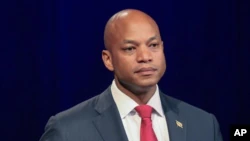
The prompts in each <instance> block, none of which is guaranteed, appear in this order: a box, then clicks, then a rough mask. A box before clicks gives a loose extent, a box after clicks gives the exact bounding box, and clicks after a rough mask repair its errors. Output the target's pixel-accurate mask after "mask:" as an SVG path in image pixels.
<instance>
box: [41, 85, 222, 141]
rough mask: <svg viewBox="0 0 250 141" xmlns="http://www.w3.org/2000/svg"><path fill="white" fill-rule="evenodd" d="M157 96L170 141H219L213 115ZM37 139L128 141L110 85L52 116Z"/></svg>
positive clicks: (47, 140)
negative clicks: (162, 110)
mask: <svg viewBox="0 0 250 141" xmlns="http://www.w3.org/2000/svg"><path fill="white" fill-rule="evenodd" d="M160 97H161V102H162V106H163V109H164V112H165V115H166V120H167V124H168V130H169V138H170V141H222V136H221V133H220V129H219V125H218V122H217V120H216V118H215V117H214V116H213V115H212V114H210V113H207V112H205V111H203V110H201V109H198V108H196V107H193V106H191V105H189V104H187V103H185V102H182V101H180V100H177V99H174V98H172V97H170V96H167V95H165V94H163V93H161V92H160ZM177 123H178V125H177ZM40 141H128V138H127V136H126V132H125V130H124V128H123V124H122V121H121V118H120V115H119V112H118V109H117V107H116V104H115V102H114V100H113V97H112V95H111V90H110V87H109V88H108V89H107V90H105V91H104V92H103V93H102V94H100V95H97V96H95V97H93V98H91V99H89V100H87V101H84V102H82V103H80V104H78V105H76V106H74V107H72V108H70V109H68V110H66V111H63V112H61V113H59V114H57V115H55V116H52V117H51V118H50V119H49V121H48V123H47V125H46V127H45V132H44V134H43V135H42V137H41V138H40Z"/></svg>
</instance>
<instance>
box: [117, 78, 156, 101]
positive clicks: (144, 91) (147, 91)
mask: <svg viewBox="0 0 250 141" xmlns="http://www.w3.org/2000/svg"><path fill="white" fill-rule="evenodd" d="M115 83H116V85H117V87H118V89H119V90H120V91H122V92H123V93H124V94H126V95H127V96H129V97H130V98H132V99H133V100H134V101H135V102H136V103H138V104H139V105H141V104H146V103H148V101H149V100H150V98H151V97H152V96H153V95H154V93H155V91H156V85H154V86H150V87H146V88H145V87H138V86H132V85H128V84H124V83H121V82H119V81H118V80H117V79H115Z"/></svg>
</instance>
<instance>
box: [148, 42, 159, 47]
mask: <svg viewBox="0 0 250 141" xmlns="http://www.w3.org/2000/svg"><path fill="white" fill-rule="evenodd" d="M158 46H159V44H158V43H153V44H150V45H149V47H153V48H155V47H158Z"/></svg>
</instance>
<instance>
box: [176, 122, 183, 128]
mask: <svg viewBox="0 0 250 141" xmlns="http://www.w3.org/2000/svg"><path fill="white" fill-rule="evenodd" d="M176 125H177V126H178V127H180V128H183V125H182V123H181V122H179V121H177V120H176Z"/></svg>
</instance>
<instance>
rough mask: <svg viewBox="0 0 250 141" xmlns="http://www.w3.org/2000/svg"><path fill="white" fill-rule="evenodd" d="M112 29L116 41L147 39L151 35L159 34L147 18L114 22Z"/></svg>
mask: <svg viewBox="0 0 250 141" xmlns="http://www.w3.org/2000/svg"><path fill="white" fill-rule="evenodd" d="M114 29H115V30H114V31H115V32H114V33H115V36H116V39H117V40H118V41H121V40H124V39H132V40H144V39H145V40H147V39H148V38H150V37H152V36H155V35H158V36H159V30H158V27H157V26H156V25H155V24H154V23H153V22H152V21H149V20H140V19H137V20H136V21H131V20H128V21H123V22H120V23H117V24H115V25H114Z"/></svg>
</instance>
